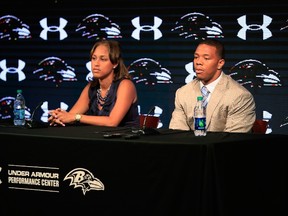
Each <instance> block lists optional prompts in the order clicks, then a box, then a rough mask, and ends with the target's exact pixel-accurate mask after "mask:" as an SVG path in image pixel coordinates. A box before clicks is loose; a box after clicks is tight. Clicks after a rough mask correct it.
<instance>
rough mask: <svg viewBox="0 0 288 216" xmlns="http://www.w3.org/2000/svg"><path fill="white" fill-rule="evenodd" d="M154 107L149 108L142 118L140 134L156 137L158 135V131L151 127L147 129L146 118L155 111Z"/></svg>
mask: <svg viewBox="0 0 288 216" xmlns="http://www.w3.org/2000/svg"><path fill="white" fill-rule="evenodd" d="M155 108H156V107H155V106H153V107H151V108H150V110H149V111H148V113H147V114H146V116H145V117H144V120H143V124H142V129H140V130H139V131H141V132H142V134H145V135H156V134H160V133H159V131H157V130H156V129H155V128H152V127H147V118H148V117H149V116H151V113H152V112H154V111H155Z"/></svg>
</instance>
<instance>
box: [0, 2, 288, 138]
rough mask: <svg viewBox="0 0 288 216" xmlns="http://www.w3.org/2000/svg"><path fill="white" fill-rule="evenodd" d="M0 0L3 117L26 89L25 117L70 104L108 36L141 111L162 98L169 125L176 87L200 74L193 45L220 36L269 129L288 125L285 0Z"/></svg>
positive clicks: (160, 107)
mask: <svg viewBox="0 0 288 216" xmlns="http://www.w3.org/2000/svg"><path fill="white" fill-rule="evenodd" d="M119 5H121V6H119ZM0 6H1V11H0V49H1V50H0V89H1V92H0V101H1V104H0V111H1V112H0V117H1V119H9V118H11V115H12V104H13V101H14V98H15V96H16V90H17V89H19V88H21V89H23V93H24V96H25V98H26V106H27V108H26V115H27V117H28V118H30V117H31V115H33V118H39V119H40V120H41V121H43V122H46V121H47V117H48V115H47V112H48V110H50V109H54V108H57V107H61V108H63V109H67V110H69V109H70V108H71V106H72V105H73V104H74V102H75V101H76V100H77V98H78V96H79V95H80V92H81V90H82V89H83V87H84V86H85V85H86V83H87V82H88V80H89V79H90V78H91V72H90V59H89V53H90V49H91V48H92V46H93V44H94V43H95V41H97V40H99V39H100V38H107V39H115V40H118V41H120V43H121V45H122V49H123V57H124V60H125V63H126V65H127V67H129V72H130V73H131V74H132V76H133V80H134V82H135V84H136V87H137V90H138V96H139V113H142V114H145V113H147V112H149V110H150V109H151V108H152V107H154V106H155V107H156V109H155V113H154V115H157V116H160V120H161V122H160V124H159V126H158V127H159V128H160V127H162V128H168V125H169V121H170V118H171V113H172V111H173V109H174V96H175V91H176V89H177V88H179V87H180V86H182V85H184V84H185V83H187V82H189V81H191V80H192V79H193V78H194V71H193V65H192V60H193V52H194V50H195V46H196V44H197V43H198V42H199V41H200V40H203V39H205V38H218V39H219V40H221V41H222V42H223V43H224V44H225V46H226V64H225V67H224V72H225V73H226V74H230V75H231V76H232V77H233V78H234V79H235V80H237V81H238V82H239V83H241V84H242V85H244V86H245V87H246V88H247V89H248V90H249V91H251V92H252V94H253V95H254V97H255V101H256V106H257V118H258V119H265V120H267V121H269V128H268V130H267V133H288V125H287V121H288V120H287V116H288V112H287V109H288V100H287V92H288V88H287V82H288V71H287V68H288V61H287V56H288V55H287V54H288V52H287V50H288V37H287V36H288V14H287V9H288V3H285V4H278V3H276V2H274V3H273V2H270V3H269V4H263V3H257V2H255V3H253V4H252V3H250V4H247V3H244V2H243V1H238V2H237V1H236V2H233V3H229V2H228V1H227V2H225V1H224V2H223V1H222V2H221V4H219V3H217V2H214V1H210V2H209V1H205V2H203V3H193V2H181V1H177V2H173V3H170V4H168V3H167V2H165V3H164V2H161V1H157V2H156V3H155V2H153V1H140V2H139V1H138V2H136V1H128V0H126V1H119V2H118V3H117V5H116V4H114V3H112V2H110V1H104V2H97V1H91V3H86V2H85V1H83V2H80V1H79V3H72V2H69V1H66V0H62V1H50V0H46V1H41V2H39V3H36V4H35V3H31V2H29V1H28V2H27V1H25V2H23V1H13V0H12V1H7V2H2V3H0ZM231 94H233V92H231ZM191 100H196V98H191ZM36 107H37V108H36ZM35 109H36V111H35Z"/></svg>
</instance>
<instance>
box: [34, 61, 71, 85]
mask: <svg viewBox="0 0 288 216" xmlns="http://www.w3.org/2000/svg"><path fill="white" fill-rule="evenodd" d="M74 71H75V69H74V68H73V67H71V66H69V65H68V64H67V63H66V62H65V61H64V60H62V59H60V58H58V57H48V58H46V59H44V60H42V61H41V62H40V63H39V64H38V66H37V68H36V69H35V70H34V71H33V73H34V74H37V75H38V76H39V79H43V80H45V81H50V80H52V81H53V82H55V83H56V86H57V87H58V86H59V84H60V83H62V82H63V81H77V78H76V74H75V73H74Z"/></svg>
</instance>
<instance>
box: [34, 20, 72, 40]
mask: <svg viewBox="0 0 288 216" xmlns="http://www.w3.org/2000/svg"><path fill="white" fill-rule="evenodd" d="M39 23H40V25H41V27H42V28H43V30H42V31H41V33H40V37H41V38H42V39H44V40H47V33H48V32H59V39H60V40H63V39H64V38H66V37H67V33H66V31H65V30H64V27H65V26H66V24H67V23H68V22H67V20H65V19H63V18H61V17H60V18H59V23H60V25H59V26H48V25H47V18H44V19H42V20H40V22H39Z"/></svg>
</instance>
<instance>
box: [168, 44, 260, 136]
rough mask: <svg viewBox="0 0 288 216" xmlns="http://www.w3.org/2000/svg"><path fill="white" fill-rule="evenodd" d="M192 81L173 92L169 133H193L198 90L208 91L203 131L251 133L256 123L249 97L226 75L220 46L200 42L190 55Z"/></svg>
mask: <svg viewBox="0 0 288 216" xmlns="http://www.w3.org/2000/svg"><path fill="white" fill-rule="evenodd" d="M193 64H194V71H195V73H196V78H195V79H194V80H192V81H191V82H189V83H187V84H186V85H184V86H182V87H180V88H179V89H177V91H176V94H175V109H174V111H173V112H172V118H171V120H170V123H169V128H170V129H177V130H194V117H193V112H194V106H195V104H196V101H197V96H201V90H200V89H201V88H202V86H206V87H207V89H208V90H209V92H210V93H209V96H208V104H207V107H206V128H207V131H213V132H236V133H249V132H251V129H252V126H253V123H254V122H255V119H256V112H255V109H256V106H255V101H254V98H253V95H252V94H251V93H250V92H249V91H248V90H247V89H246V88H245V87H244V86H242V85H240V84H239V83H238V82H237V81H235V80H234V79H233V78H231V77H230V76H229V75H226V74H225V73H224V72H223V70H222V68H223V66H224V64H225V49H224V45H223V44H222V43H221V42H220V41H217V40H214V39H206V40H203V41H201V42H200V43H199V44H198V45H197V47H196V50H195V52H194V60H193Z"/></svg>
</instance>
